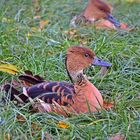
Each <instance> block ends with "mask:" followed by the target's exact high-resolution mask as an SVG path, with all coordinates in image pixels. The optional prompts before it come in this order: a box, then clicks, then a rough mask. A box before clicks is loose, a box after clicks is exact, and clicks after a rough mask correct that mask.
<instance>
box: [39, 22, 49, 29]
mask: <svg viewBox="0 0 140 140" xmlns="http://www.w3.org/2000/svg"><path fill="white" fill-rule="evenodd" d="M48 23H49V20H42V21H40V23H39V28H40V29H41V30H42V29H44V27H45V26H46V25H47V24H48Z"/></svg>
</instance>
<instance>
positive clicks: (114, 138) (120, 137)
mask: <svg viewBox="0 0 140 140" xmlns="http://www.w3.org/2000/svg"><path fill="white" fill-rule="evenodd" d="M124 139H125V136H124V134H121V133H117V134H114V135H111V136H110V137H109V139H108V140H124Z"/></svg>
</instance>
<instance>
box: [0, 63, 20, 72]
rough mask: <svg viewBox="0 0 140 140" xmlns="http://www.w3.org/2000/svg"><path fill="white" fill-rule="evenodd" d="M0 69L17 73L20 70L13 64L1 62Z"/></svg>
mask: <svg viewBox="0 0 140 140" xmlns="http://www.w3.org/2000/svg"><path fill="white" fill-rule="evenodd" d="M0 71H3V72H7V73H10V74H16V73H17V72H18V69H17V67H16V66H15V65H12V64H0Z"/></svg>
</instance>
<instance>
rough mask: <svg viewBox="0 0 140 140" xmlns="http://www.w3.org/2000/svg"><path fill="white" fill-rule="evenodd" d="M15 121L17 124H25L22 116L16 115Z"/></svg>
mask: <svg viewBox="0 0 140 140" xmlns="http://www.w3.org/2000/svg"><path fill="white" fill-rule="evenodd" d="M16 119H17V121H18V122H25V121H26V119H25V118H24V117H23V116H22V115H20V114H18V115H17V116H16Z"/></svg>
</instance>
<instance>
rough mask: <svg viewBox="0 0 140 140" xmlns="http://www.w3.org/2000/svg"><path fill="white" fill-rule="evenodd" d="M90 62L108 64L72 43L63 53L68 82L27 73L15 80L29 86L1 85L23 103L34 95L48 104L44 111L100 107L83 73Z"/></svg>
mask: <svg viewBox="0 0 140 140" xmlns="http://www.w3.org/2000/svg"><path fill="white" fill-rule="evenodd" d="M91 64H94V65H97V66H99V65H100V66H106V67H110V66H111V64H109V63H108V62H106V61H102V60H101V59H99V58H97V57H96V55H95V54H94V52H92V51H91V50H90V49H88V48H85V47H80V46H73V47H70V48H69V49H68V50H67V55H66V69H67V72H68V75H69V76H70V78H71V79H72V83H68V82H55V81H45V80H44V79H42V78H41V77H39V76H33V75H32V74H31V73H29V74H25V75H21V76H19V79H20V80H22V81H24V82H28V83H30V84H32V86H27V87H24V89H25V90H23V91H21V92H20V91H18V90H17V89H16V87H14V86H12V85H10V84H7V85H5V87H4V88H5V91H6V92H7V93H9V92H10V93H11V100H14V99H16V100H18V101H22V103H27V102H28V101H30V99H35V98H38V99H39V100H41V101H43V103H44V104H46V105H47V106H49V109H47V112H56V113H58V114H63V115H65V113H64V112H63V111H62V110H61V109H60V108H61V107H63V108H64V109H65V110H67V111H69V112H76V113H87V112H89V111H91V112H95V111H98V110H100V109H101V108H102V106H103V98H102V95H101V93H100V92H99V90H98V89H97V88H96V87H95V86H94V85H93V84H92V83H91V82H90V81H89V80H88V79H87V77H86V75H84V74H83V70H84V69H85V68H87V67H89V66H90V65H91ZM21 88H22V86H21ZM25 92H26V94H25ZM53 103H55V104H57V105H56V106H57V107H55V108H54V107H53V106H52V104H53ZM48 110H49V111H48Z"/></svg>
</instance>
